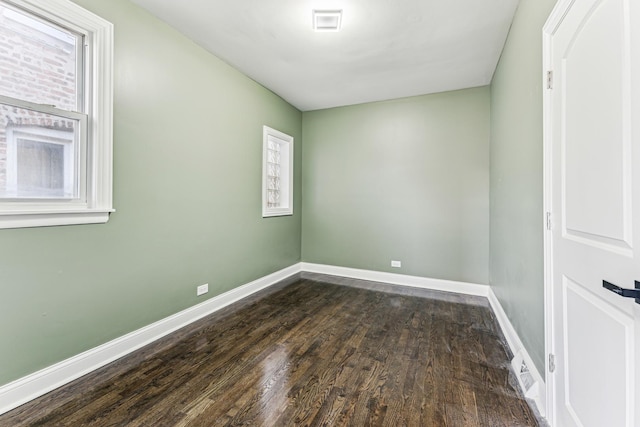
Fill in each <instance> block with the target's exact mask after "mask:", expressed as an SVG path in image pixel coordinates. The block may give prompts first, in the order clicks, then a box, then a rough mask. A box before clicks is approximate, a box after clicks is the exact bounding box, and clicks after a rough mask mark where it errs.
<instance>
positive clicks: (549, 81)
mask: <svg viewBox="0 0 640 427" xmlns="http://www.w3.org/2000/svg"><path fill="white" fill-rule="evenodd" d="M547 89H553V71H551V70H549V71H547Z"/></svg>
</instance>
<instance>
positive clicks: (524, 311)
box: [490, 0, 555, 372]
mask: <svg viewBox="0 0 640 427" xmlns="http://www.w3.org/2000/svg"><path fill="white" fill-rule="evenodd" d="M554 4H555V0H521V2H520V5H519V7H518V10H517V12H516V16H515V19H514V21H513V25H512V27H511V31H510V33H509V37H508V39H507V43H506V45H505V48H504V51H503V53H502V57H501V59H500V62H499V64H498V68H497V70H496V73H495V75H494V78H493V82H492V84H491V261H490V275H491V279H490V284H491V286H492V287H493V290H494V292H495V294H496V296H497V297H498V299H499V300H500V303H501V304H502V306H503V307H504V309H505V311H506V313H507V315H508V316H509V319H510V320H511V323H512V324H513V326H514V327H515V328H516V330H517V332H518V334H519V335H520V338H521V339H522V341H523V343H524V345H525V347H526V348H527V350H528V352H529V354H530V355H531V357H532V358H533V360H534V363H535V364H536V367H537V368H538V369H539V371H540V372H544V358H545V356H544V277H543V273H544V264H543V253H544V252H543V207H542V201H543V192H542V190H543V189H542V167H543V162H542V81H543V72H542V26H543V25H544V22H545V21H546V19H547V17H548V16H549V13H550V12H551V9H552V8H553V5H554Z"/></svg>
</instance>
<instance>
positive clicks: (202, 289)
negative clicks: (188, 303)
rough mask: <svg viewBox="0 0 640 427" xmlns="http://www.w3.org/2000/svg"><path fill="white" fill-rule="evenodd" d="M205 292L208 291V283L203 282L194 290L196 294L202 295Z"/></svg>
mask: <svg viewBox="0 0 640 427" xmlns="http://www.w3.org/2000/svg"><path fill="white" fill-rule="evenodd" d="M207 292H209V284H208V283H205V284H204V285H200V286H198V289H197V290H196V296H200V295H204V294H206V293H207Z"/></svg>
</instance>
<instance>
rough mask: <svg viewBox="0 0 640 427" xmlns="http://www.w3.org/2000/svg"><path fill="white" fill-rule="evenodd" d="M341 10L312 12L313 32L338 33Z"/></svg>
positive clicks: (340, 22)
mask: <svg viewBox="0 0 640 427" xmlns="http://www.w3.org/2000/svg"><path fill="white" fill-rule="evenodd" d="M341 24H342V10H314V11H313V29H314V30H315V31H334V32H335V31H340V25H341Z"/></svg>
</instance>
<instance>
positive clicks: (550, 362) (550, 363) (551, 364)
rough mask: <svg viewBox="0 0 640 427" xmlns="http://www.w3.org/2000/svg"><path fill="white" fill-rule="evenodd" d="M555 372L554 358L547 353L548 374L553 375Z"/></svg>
mask: <svg viewBox="0 0 640 427" xmlns="http://www.w3.org/2000/svg"><path fill="white" fill-rule="evenodd" d="M555 371H556V356H555V355H554V354H551V353H549V372H550V373H552V374H553V373H554V372H555Z"/></svg>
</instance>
